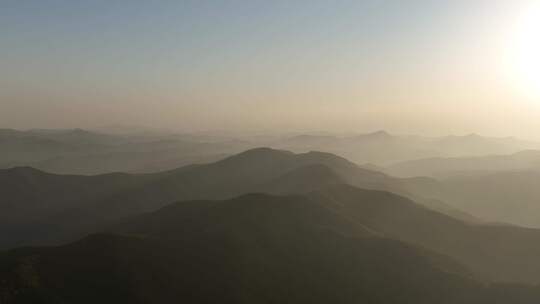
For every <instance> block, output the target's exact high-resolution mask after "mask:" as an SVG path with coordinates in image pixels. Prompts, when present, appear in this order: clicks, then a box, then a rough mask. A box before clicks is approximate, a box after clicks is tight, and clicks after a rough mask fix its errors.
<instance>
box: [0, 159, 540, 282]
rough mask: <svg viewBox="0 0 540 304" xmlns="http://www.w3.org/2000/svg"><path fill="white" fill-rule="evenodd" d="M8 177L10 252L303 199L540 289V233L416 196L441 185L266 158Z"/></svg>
mask: <svg viewBox="0 0 540 304" xmlns="http://www.w3.org/2000/svg"><path fill="white" fill-rule="evenodd" d="M0 176H1V178H2V180H3V181H5V182H6V185H7V186H6V187H3V188H0V191H1V193H0V195H2V197H4V198H7V199H6V200H3V201H2V203H1V205H0V207H1V208H2V210H1V211H2V212H0V214H1V215H2V219H1V221H0V222H1V223H2V229H0V233H1V237H0V240H1V241H2V244H3V246H4V248H11V247H15V246H21V245H29V244H31V245H48V244H59V243H62V242H67V241H71V240H75V239H77V238H79V237H82V236H84V235H86V234H88V233H91V232H95V231H100V230H103V229H105V228H106V227H110V226H111V225H116V224H117V223H118V222H119V221H123V220H124V219H126V218H129V217H132V216H137V215H140V214H142V213H146V212H152V211H155V210H157V209H159V208H161V207H163V206H166V205H168V204H170V203H171V202H174V201H179V200H203V199H226V198H232V197H236V196H238V195H241V194H244V193H248V192H259V193H269V194H292V193H297V194H301V195H303V196H304V197H307V198H308V199H309V200H310V201H316V202H317V204H318V205H324V206H325V208H326V209H325V210H327V211H328V210H330V211H331V212H332V213H333V214H337V215H339V217H340V218H346V219H347V220H348V221H353V222H354V227H357V228H358V229H360V228H362V229H363V230H364V231H369V232H370V233H372V234H374V235H382V236H384V237H389V238H393V239H399V240H402V241H405V242H407V243H411V244H415V245H421V246H423V247H424V248H427V249H430V250H432V251H434V252H438V253H439V254H445V255H448V256H450V257H452V258H453V259H455V260H456V261H458V262H459V263H462V264H464V265H465V266H466V267H468V268H469V269H470V270H471V271H472V272H473V273H474V274H475V276H477V277H479V278H481V279H482V280H489V281H513V282H529V283H538V282H540V267H536V266H535V264H536V262H535V261H536V259H537V257H538V255H539V254H540V245H537V244H540V242H539V241H540V232H539V231H538V230H535V229H526V228H520V227H511V226H508V225H480V224H478V223H473V222H471V221H469V220H468V218H467V219H464V218H465V216H462V215H463V214H461V213H458V212H454V211H452V212H448V209H444V210H443V209H442V208H439V207H441V204H440V203H437V202H434V201H431V200H426V199H422V198H421V197H420V196H419V195H418V194H417V193H416V192H415V191H416V188H418V189H428V188H429V189H431V188H433V187H434V186H436V185H437V183H438V182H437V181H436V180H430V179H426V178H420V179H397V178H393V177H390V176H387V175H384V174H382V173H378V172H374V171H370V170H366V169H362V168H360V167H358V166H357V165H355V164H353V163H351V162H349V161H347V160H345V159H343V158H339V157H337V156H335V155H332V154H327V153H320V152H311V153H305V154H294V153H291V152H287V151H277V150H272V149H266V148H261V149H255V150H250V151H247V152H244V153H241V154H238V155H235V156H233V157H229V158H227V159H225V160H222V161H219V162H216V163H212V164H206V165H193V166H188V167H184V168H180V169H176V170H172V171H167V172H162V173H159V174H145V175H129V174H108V175H99V176H63V175H51V174H47V173H43V172H40V171H35V170H33V169H29V168H15V169H11V170H6V171H3V172H1V174H0ZM343 184H348V185H353V186H356V187H360V188H364V189H378V190H384V191H381V192H371V191H366V190H358V189H354V188H351V186H343ZM390 192H393V193H394V194H392V193H390ZM396 194H400V195H401V196H398V195H396ZM404 196H408V198H405V197H404ZM411 198H412V199H414V202H413V200H410V199H411ZM415 198H418V200H416V199H415ZM420 203H421V204H420ZM36 206H39V208H37V207H36ZM456 214H457V216H455V215H456ZM358 229H357V230H358ZM144 234H145V233H140V234H139V233H137V235H144Z"/></svg>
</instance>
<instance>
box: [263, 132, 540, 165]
mask: <svg viewBox="0 0 540 304" xmlns="http://www.w3.org/2000/svg"><path fill="white" fill-rule="evenodd" d="M269 145H270V146H272V147H278V148H282V149H286V150H291V151H295V152H303V151H310V150H317V151H326V152H331V153H335V154H338V155H341V156H344V157H346V158H347V159H350V160H352V161H354V162H356V163H359V164H363V163H372V164H375V165H378V166H386V165H390V164H394V163H396V162H403V161H409V160H416V159H423V158H434V157H443V158H444V157H464V156H484V155H492V154H510V153H516V152H520V151H523V150H529V149H540V143H537V142H529V141H525V140H520V139H516V138H512V137H507V138H496V137H485V136H480V135H477V134H469V135H465V136H443V137H422V136H413V135H394V134H389V133H388V132H386V131H377V132H373V133H367V134H357V135H350V136H333V135H298V136H292V137H288V138H284V139H281V140H278V141H274V142H271V143H269Z"/></svg>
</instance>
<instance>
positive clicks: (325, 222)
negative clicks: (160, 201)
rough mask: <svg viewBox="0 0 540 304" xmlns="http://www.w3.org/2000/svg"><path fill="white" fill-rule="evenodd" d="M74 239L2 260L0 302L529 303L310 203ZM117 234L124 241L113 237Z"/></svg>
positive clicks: (226, 204) (170, 211) (251, 202)
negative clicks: (65, 243) (66, 242)
mask: <svg viewBox="0 0 540 304" xmlns="http://www.w3.org/2000/svg"><path fill="white" fill-rule="evenodd" d="M111 230H112V231H116V233H114V234H111V233H107V234H95V235H91V236H89V237H86V238H84V239H82V240H80V241H77V242H74V243H71V244H68V245H64V246H60V247H44V248H21V249H16V250H11V251H8V252H4V253H2V254H0V300H1V301H2V303H6V304H11V303H178V302H180V303H216V302H219V303H389V304H392V303H418V304H421V303H426V304H428V303H429V304H432V303H443V304H444V303H448V304H450V303H456V304H458V303H459V304H467V303H471V304H472V303H475V304H477V303H486V304H487V303H515V304H522V303H523V304H525V303H531V304H532V303H538V301H540V290H539V289H537V288H533V287H527V286H521V285H502V284H486V283H481V282H480V281H477V280H475V279H473V278H472V277H471V275H470V274H469V273H468V272H467V270H465V269H464V268H463V267H461V266H460V265H459V264H457V263H455V262H453V261H452V260H451V259H449V258H446V257H444V256H442V255H439V254H435V253H432V252H430V251H427V250H425V249H421V248H418V247H415V246H412V245H407V244H405V243H402V242H399V241H396V240H391V239H387V238H381V237H379V236H377V235H376V234H374V233H373V232H372V231H371V229H366V228H364V227H361V226H360V225H358V224H357V223H354V221H353V220H351V219H348V218H346V217H344V216H343V215H341V214H339V213H337V212H335V210H332V209H331V208H329V207H328V206H327V205H326V204H320V203H319V202H317V201H316V200H314V199H310V198H306V197H300V196H288V197H273V196H268V195H246V196H242V197H239V198H237V199H232V200H227V201H191V202H181V203H176V204H173V205H170V206H168V207H166V208H164V209H161V210H159V211H157V212H154V213H150V214H146V215H143V216H139V217H136V218H134V219H131V220H128V221H126V222H124V223H121V224H118V225H116V226H115V227H113V228H111ZM119 233H122V234H119Z"/></svg>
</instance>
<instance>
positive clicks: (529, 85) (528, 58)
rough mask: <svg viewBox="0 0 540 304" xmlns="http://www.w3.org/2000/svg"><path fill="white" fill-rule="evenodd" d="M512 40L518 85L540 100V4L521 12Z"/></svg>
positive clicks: (513, 63) (513, 64) (512, 52)
mask: <svg viewBox="0 0 540 304" xmlns="http://www.w3.org/2000/svg"><path fill="white" fill-rule="evenodd" d="M511 41H512V43H511V45H510V49H511V50H512V51H511V61H512V66H513V69H514V73H515V74H517V77H516V79H515V81H516V84H517V87H518V88H519V89H520V90H522V91H523V92H524V93H525V94H526V95H527V96H528V97H530V98H534V99H535V100H540V4H534V5H531V6H529V7H527V8H526V9H525V10H524V12H523V13H522V14H520V16H519V17H518V19H517V23H516V27H515V30H514V31H513V34H512V38H511Z"/></svg>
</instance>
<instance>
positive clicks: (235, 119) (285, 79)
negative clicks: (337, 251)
mask: <svg viewBox="0 0 540 304" xmlns="http://www.w3.org/2000/svg"><path fill="white" fill-rule="evenodd" d="M442 2H443V1H410V2H409V3H408V4H407V5H404V4H403V2H402V1H333V2H329V1H322V0H317V1H295V2H294V3H290V1H271V3H269V2H267V1H264V2H263V1H261V2H258V1H206V2H204V3H203V2H201V1H170V2H168V1H164V2H161V3H160V4H155V3H152V4H149V3H145V2H143V1H129V2H128V1H113V2H111V1H92V2H91V3H90V2H89V3H80V2H71V1H60V0H42V1H4V2H2V4H0V35H1V37H2V38H3V39H2V47H1V48H0V87H1V88H2V90H1V91H0V127H6V128H18V129H29V128H95V127H100V126H106V125H144V126H151V127H155V128H165V129H171V130H179V131H186V132H192V131H205V130H224V131H231V132H245V131H250V132H267V131H272V132H276V133H279V132H302V131H330V132H337V133H349V132H356V133H364V132H371V131H375V130H380V129H384V130H387V131H389V132H390V133H396V134H419V135H426V136H436V135H447V134H456V135H463V134H469V133H478V134H481V135H488V136H501V137H502V136H516V137H520V138H526V139H536V140H538V139H540V119H538V118H539V117H540V61H539V58H540V57H539V56H537V54H538V53H540V39H539V38H538V37H540V5H539V4H538V2H537V1H534V0H522V1H510V0H507V1H503V0H498V1H480V0H478V1H461V0H460V1H451V3H449V1H444V2H445V3H442Z"/></svg>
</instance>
